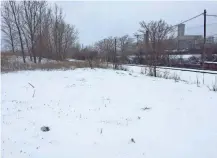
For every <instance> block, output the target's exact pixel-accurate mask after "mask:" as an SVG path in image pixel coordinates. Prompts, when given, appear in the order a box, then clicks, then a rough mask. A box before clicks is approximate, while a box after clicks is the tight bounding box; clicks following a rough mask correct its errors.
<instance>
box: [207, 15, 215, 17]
mask: <svg viewBox="0 0 217 158" xmlns="http://www.w3.org/2000/svg"><path fill="white" fill-rule="evenodd" d="M206 16H214V17H217V15H206Z"/></svg>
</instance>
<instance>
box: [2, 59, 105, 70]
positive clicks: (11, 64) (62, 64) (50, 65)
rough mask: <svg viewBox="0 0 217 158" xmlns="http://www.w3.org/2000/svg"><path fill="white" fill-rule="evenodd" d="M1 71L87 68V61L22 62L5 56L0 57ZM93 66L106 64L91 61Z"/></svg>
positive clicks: (101, 66) (98, 66)
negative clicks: (10, 59)
mask: <svg viewBox="0 0 217 158" xmlns="http://www.w3.org/2000/svg"><path fill="white" fill-rule="evenodd" d="M1 64H2V65H1V71H2V72H11V71H22V70H58V69H61V70H70V69H75V68H88V67H89V63H88V61H84V62H77V61H73V62H72V61H56V62H47V63H41V64H39V63H38V64H35V63H23V62H19V61H9V60H8V58H7V57H4V58H1ZM92 67H93V68H106V64H103V63H98V62H93V63H92Z"/></svg>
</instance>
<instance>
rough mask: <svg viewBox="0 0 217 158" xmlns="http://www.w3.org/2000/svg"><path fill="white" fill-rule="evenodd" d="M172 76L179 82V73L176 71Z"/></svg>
mask: <svg viewBox="0 0 217 158" xmlns="http://www.w3.org/2000/svg"><path fill="white" fill-rule="evenodd" d="M171 78H172V79H174V81H175V82H179V81H180V80H181V78H180V76H179V75H177V74H176V73H174V74H173V76H172V77H171Z"/></svg>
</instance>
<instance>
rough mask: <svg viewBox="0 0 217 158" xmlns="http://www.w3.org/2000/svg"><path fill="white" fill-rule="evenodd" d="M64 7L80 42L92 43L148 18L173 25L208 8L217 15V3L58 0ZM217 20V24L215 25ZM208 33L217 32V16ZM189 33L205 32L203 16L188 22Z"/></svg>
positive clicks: (125, 31)
mask: <svg viewBox="0 0 217 158" xmlns="http://www.w3.org/2000/svg"><path fill="white" fill-rule="evenodd" d="M56 3H57V4H58V5H59V6H61V7H62V8H63V11H64V12H65V18H66V21H67V22H69V23H70V24H74V25H75V26H76V27H77V29H78V30H79V38H80V43H83V44H84V45H88V44H92V43H94V42H95V41H97V40H100V39H103V38H105V37H108V36H121V35H124V34H129V35H133V33H135V32H136V31H137V30H138V29H139V22H140V21H142V20H144V21H146V22H149V21H150V20H159V19H164V20H165V21H166V22H168V23H169V24H171V25H174V24H177V23H179V22H181V21H184V20H186V19H189V18H191V17H193V16H195V15H197V14H200V13H202V12H203V10H204V9H206V10H207V14H216V15H217V2H214V1H213V2H205V1H204V2H172V1H171V2H153V1H152V2H151V1H150V2H148V1H138V2H134V1H128V2H127V1H126V2H123V1H117V2H115V1H110V2H105V1H101V2H100V1H95V2H90V1H86V2H81V1H80V2H79V1H77V2H70V1H66V2H56ZM213 23H214V24H213ZM207 24H212V25H208V26H207V33H208V34H217V18H216V17H207ZM186 33H187V34H201V35H202V33H203V17H202V16H201V17H199V18H197V19H195V20H192V21H190V22H188V23H186Z"/></svg>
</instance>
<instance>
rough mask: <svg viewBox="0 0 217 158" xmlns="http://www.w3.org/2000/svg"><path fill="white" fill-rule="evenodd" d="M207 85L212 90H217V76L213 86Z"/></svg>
mask: <svg viewBox="0 0 217 158" xmlns="http://www.w3.org/2000/svg"><path fill="white" fill-rule="evenodd" d="M207 87H208V88H209V90H210V91H213V92H217V76H215V82H214V83H212V86H211V87H209V86H207Z"/></svg>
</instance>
